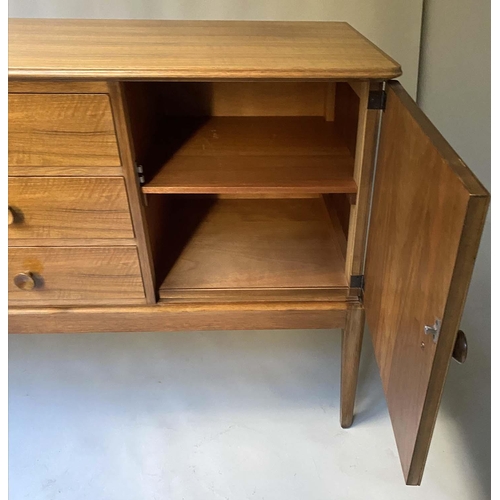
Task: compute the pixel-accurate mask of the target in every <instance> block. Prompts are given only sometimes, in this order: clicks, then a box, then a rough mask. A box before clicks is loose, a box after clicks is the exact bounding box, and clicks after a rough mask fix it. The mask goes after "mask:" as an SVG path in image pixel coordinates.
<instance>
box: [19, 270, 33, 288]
mask: <svg viewBox="0 0 500 500" xmlns="http://www.w3.org/2000/svg"><path fill="white" fill-rule="evenodd" d="M14 285H16V286H17V288H20V289H21V290H26V291H29V290H33V288H35V287H36V280H35V276H34V275H33V273H30V272H26V273H19V274H16V275H15V276H14Z"/></svg>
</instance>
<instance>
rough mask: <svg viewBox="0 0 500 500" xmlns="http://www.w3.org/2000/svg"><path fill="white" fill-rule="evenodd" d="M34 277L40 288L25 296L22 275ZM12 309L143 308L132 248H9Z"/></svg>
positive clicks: (140, 285)
mask: <svg viewBox="0 0 500 500" xmlns="http://www.w3.org/2000/svg"><path fill="white" fill-rule="evenodd" d="M27 272H29V273H33V274H35V275H36V276H37V277H38V285H37V286H36V287H35V288H34V289H33V290H31V291H29V292H28V291H23V290H20V289H19V288H17V287H16V286H15V284H14V277H15V276H16V275H17V274H19V273H27ZM8 278H9V287H8V290H9V305H31V306H41V305H85V304H99V305H106V304H110V305H112V304H120V303H123V304H127V303H131V302H133V303H136V304H137V303H141V302H142V303H144V287H143V285H142V279H141V272H140V268H139V260H138V258H137V249H136V248H134V247H102V248H99V247H85V248H83V247H81V248H80V247H24V248H20V247H16V248H9V272H8Z"/></svg>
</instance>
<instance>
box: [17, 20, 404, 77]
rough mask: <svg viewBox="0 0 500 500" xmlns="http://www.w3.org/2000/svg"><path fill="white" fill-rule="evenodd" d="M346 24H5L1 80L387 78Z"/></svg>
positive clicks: (378, 57)
mask: <svg viewBox="0 0 500 500" xmlns="http://www.w3.org/2000/svg"><path fill="white" fill-rule="evenodd" d="M400 74H401V68H400V66H399V65H398V64H397V63H396V62H395V61H394V60H392V59H391V58H390V57H388V56H387V55H386V54H384V53H383V52H382V51H381V50H380V49H378V48H377V47H375V46H374V45H373V44H372V43H371V42H369V41H368V40H367V39H366V38H364V37H363V36H362V35H360V34H359V33H358V32H357V31H356V30H354V29H353V28H352V27H351V26H349V25H348V24H347V23H334V22H269V21H257V22H255V21H254V22H248V21H132V20H75V19H50V20H49V19H9V77H11V78H28V77H34V78H37V77H38V78H68V77H71V78H82V79H84V78H89V79H92V78H95V79H99V80H102V79H123V80H129V79H134V78H135V79H160V80H161V79H171V78H180V79H184V78H186V79H212V78H213V79H217V78H262V79H273V78H298V79H300V78H307V79H310V78H325V79H327V78H329V79H335V78H353V79H366V78H380V79H388V78H394V77H397V76H399V75H400Z"/></svg>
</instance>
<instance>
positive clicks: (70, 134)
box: [9, 94, 120, 167]
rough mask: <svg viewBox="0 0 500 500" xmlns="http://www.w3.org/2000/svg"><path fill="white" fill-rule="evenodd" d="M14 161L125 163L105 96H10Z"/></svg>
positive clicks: (23, 163) (34, 163) (24, 163)
mask: <svg viewBox="0 0 500 500" xmlns="http://www.w3.org/2000/svg"><path fill="white" fill-rule="evenodd" d="M9 165H13V166H18V167H21V166H28V167H36V166H38V167H43V166H50V167H54V166H68V167H71V166H76V167H80V166H87V167H100V166H104V167H111V166H119V165H120V157H119V155H118V148H117V145H116V137H115V129H114V125H113V120H112V116H111V108H110V105H109V98H108V96H107V95H104V94H9Z"/></svg>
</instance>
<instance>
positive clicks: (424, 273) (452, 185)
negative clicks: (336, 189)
mask: <svg viewBox="0 0 500 500" xmlns="http://www.w3.org/2000/svg"><path fill="white" fill-rule="evenodd" d="M386 90H387V103H386V109H385V112H384V114H383V118H382V129H381V137H380V145H379V153H378V161H377V169H376V177H375V186H374V193H373V203H372V213H371V218H370V230H369V237H368V247H367V254H366V266H365V294H364V304H365V309H366V317H367V322H368V327H369V330H370V333H371V336H372V340H373V345H374V349H375V356H376V358H377V363H378V366H379V370H380V375H381V378H382V383H383V386H384V391H385V395H386V399H387V404H388V407H389V413H390V416H391V421H392V426H393V429H394V434H395V436H396V443H397V447H398V451H399V456H400V460H401V464H402V467H403V472H404V475H405V479H406V482H407V484H420V481H421V479H422V474H423V470H424V466H425V461H426V459H427V453H428V450H429V446H430V441H431V437H432V432H433V429H434V424H435V421H436V416H437V412H438V409H439V403H440V399H441V394H442V391H443V385H444V381H445V377H446V373H447V371H448V365H449V361H450V359H451V355H452V351H453V347H454V344H455V339H456V335H457V331H458V328H459V323H460V318H461V315H462V310H463V305H464V302H465V298H466V295H467V289H468V286H469V281H470V277H471V274H472V269H473V266H474V260H475V257H476V253H477V249H478V246H479V240H480V237H481V232H482V228H483V224H484V219H485V216H486V211H487V208H488V203H489V195H488V192H487V191H486V190H485V189H484V187H483V186H482V185H481V183H480V182H479V181H478V180H477V179H476V177H475V176H474V174H473V173H472V172H471V171H470V170H469V169H468V168H467V167H466V165H464V163H463V162H462V160H461V159H460V158H459V157H458V155H457V154H456V153H455V152H454V151H453V149H452V148H451V147H450V145H449V144H448V143H447V142H446V141H445V140H444V138H443V137H442V136H441V134H440V133H439V132H438V131H437V130H436V128H435V127H434V126H433V125H432V124H431V122H430V121H429V120H428V119H427V117H426V116H425V115H424V114H423V112H422V111H421V110H420V109H419V108H418V106H417V105H416V104H415V102H414V101H413V100H412V99H411V98H410V96H409V95H408V94H407V93H406V92H405V90H404V89H403V87H401V85H400V84H399V83H398V82H389V83H388V84H387V88H386ZM436 320H438V321H437V325H438V327H437V328H436V330H437V332H436V333H435V334H434V335H433V334H432V331H429V329H427V332H426V328H425V327H426V326H428V327H433V326H435V324H436ZM439 325H440V326H439Z"/></svg>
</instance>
